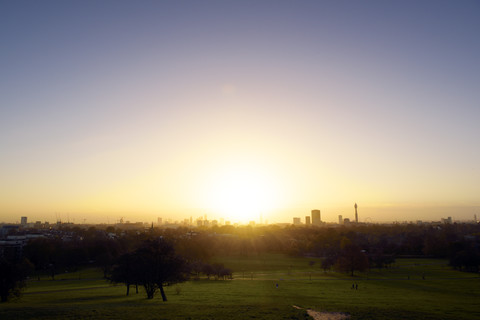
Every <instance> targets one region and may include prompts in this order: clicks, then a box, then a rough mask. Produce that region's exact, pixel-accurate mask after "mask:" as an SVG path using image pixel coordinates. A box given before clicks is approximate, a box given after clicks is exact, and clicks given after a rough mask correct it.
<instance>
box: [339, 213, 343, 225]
mask: <svg viewBox="0 0 480 320" xmlns="http://www.w3.org/2000/svg"><path fill="white" fill-rule="evenodd" d="M338 224H343V216H342V215H341V214H339V215H338Z"/></svg>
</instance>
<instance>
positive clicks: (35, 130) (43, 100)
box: [0, 1, 480, 223]
mask: <svg viewBox="0 0 480 320" xmlns="http://www.w3.org/2000/svg"><path fill="white" fill-rule="evenodd" d="M479 13H480V4H479V3H478V2H477V1H462V2H454V1H423V2H421V3H419V2H415V1H401V2H384V1H367V2H359V3H357V2H350V1H299V2H295V3H292V2H290V1H262V2H256V1H241V2H224V1H207V2H202V3H199V2H195V1H185V2H181V3H179V2H176V1H161V2H155V1H152V2H150V1H145V2H141V3H136V2H131V1H102V2H97V1H82V2H64V1H46V2H42V3H35V2H22V1H3V2H1V3H0V39H2V50H0V69H1V70H2V77H0V152H1V156H0V221H5V222H14V221H16V220H18V219H19V218H20V217H21V216H28V217H31V218H29V219H32V220H42V221H44V220H48V221H55V220H56V216H58V215H60V216H63V217H64V218H63V219H64V220H66V219H65V218H66V216H67V215H68V217H69V219H70V220H74V219H75V220H76V221H79V220H83V219H86V221H90V222H92V223H93V222H105V223H106V222H107V221H115V220H116V219H118V218H119V217H122V216H126V217H130V218H129V219H130V220H132V221H135V220H139V221H156V218H157V217H159V216H161V217H165V219H169V218H170V219H175V217H178V218H177V219H178V220H181V219H185V218H189V217H190V216H193V217H196V216H203V215H204V214H208V215H209V216H211V217H215V218H220V217H224V218H225V219H229V220H231V221H238V222H241V223H248V221H251V220H258V219H259V217H260V216H261V217H262V219H264V220H268V221H270V222H272V223H273V222H291V217H305V216H306V215H309V212H310V211H311V210H312V209H314V208H318V209H320V210H321V213H322V220H323V221H329V222H336V221H338V215H342V216H343V217H344V218H349V219H350V220H351V221H355V216H354V213H353V214H352V212H353V208H352V204H353V203H355V202H357V203H358V204H359V221H360V222H363V221H365V219H368V218H369V219H371V220H373V221H379V222H382V221H404V220H413V221H414V220H417V219H420V220H438V219H440V218H441V217H448V216H451V217H452V218H453V219H456V220H471V219H472V218H473V216H474V215H475V214H480V196H479V195H480V192H479V191H480V188H479V186H478V181H480V166H479V164H480V148H478V141H479V140H480V126H479V125H478V119H480V107H479V101H480V88H479V83H480V64H479V63H478V57H479V56H480V38H479V37H478V35H477V33H478V30H480V20H479V19H478V14H479ZM312 222H313V221H312Z"/></svg>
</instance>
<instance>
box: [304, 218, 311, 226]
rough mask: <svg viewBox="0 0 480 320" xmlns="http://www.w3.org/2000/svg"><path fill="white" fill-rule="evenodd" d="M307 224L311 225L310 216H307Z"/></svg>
mask: <svg viewBox="0 0 480 320" xmlns="http://www.w3.org/2000/svg"><path fill="white" fill-rule="evenodd" d="M305 224H306V225H307V226H309V225H310V216H305Z"/></svg>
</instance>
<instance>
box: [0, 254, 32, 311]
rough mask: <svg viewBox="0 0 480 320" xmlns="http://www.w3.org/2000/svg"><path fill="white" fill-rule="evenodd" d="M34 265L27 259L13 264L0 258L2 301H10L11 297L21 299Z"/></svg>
mask: <svg viewBox="0 0 480 320" xmlns="http://www.w3.org/2000/svg"><path fill="white" fill-rule="evenodd" d="M32 269H33V265H32V264H31V263H30V262H29V261H28V260H26V259H24V260H23V261H22V262H20V263H13V262H10V261H7V260H6V259H4V258H0V299H1V302H6V301H8V299H9V298H11V297H19V296H20V294H21V291H22V289H23V288H24V287H25V279H26V278H27V275H28V273H29V271H30V270H32Z"/></svg>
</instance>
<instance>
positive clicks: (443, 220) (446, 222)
mask: <svg viewBox="0 0 480 320" xmlns="http://www.w3.org/2000/svg"><path fill="white" fill-rule="evenodd" d="M442 222H443V223H444V224H452V222H453V221H452V217H448V218H446V219H444V218H442Z"/></svg>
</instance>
